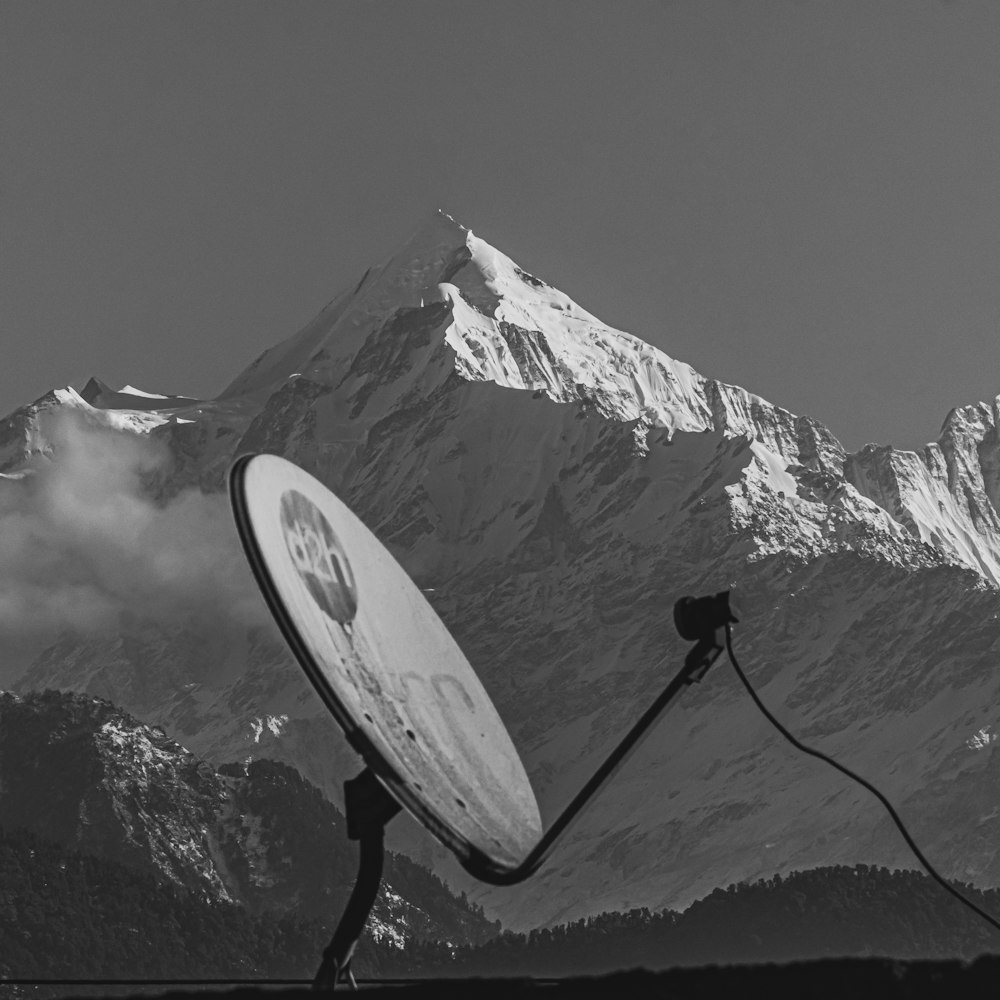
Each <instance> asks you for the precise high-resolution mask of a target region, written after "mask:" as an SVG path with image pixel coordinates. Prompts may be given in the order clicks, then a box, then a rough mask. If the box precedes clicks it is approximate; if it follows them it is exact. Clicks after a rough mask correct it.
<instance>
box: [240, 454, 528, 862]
mask: <svg viewBox="0 0 1000 1000" xmlns="http://www.w3.org/2000/svg"><path fill="white" fill-rule="evenodd" d="M230 492H231V497H232V503H233V509H234V513H235V516H236V524H237V528H238V531H239V534H240V539H241V541H242V543H243V547H244V549H245V551H246V554H247V557H248V559H249V561H250V565H251V567H252V569H253V571H254V574H255V576H256V578H257V582H258V584H259V586H260V588H261V591H262V593H263V595H264V598H265V600H266V601H267V603H268V605H269V607H270V610H271V613H272V614H273V615H274V617H275V619H276V621H277V623H278V625H279V627H280V628H281V631H282V632H283V634H284V636H285V639H286V640H287V642H288V644H289V646H290V647H291V649H292V651H293V652H294V654H295V656H296V658H297V659H298V661H299V663H300V664H301V666H302V668H303V669H304V670H305V672H306V674H307V675H308V677H309V679H310V680H311V681H312V683H313V686H314V687H315V688H316V690H317V691H318V692H319V695H320V697H321V698H322V699H323V701H324V702H325V703H326V705H327V707H328V708H329V710H330V712H331V713H332V714H333V716H334V718H336V720H337V722H338V723H339V724H340V726H341V728H342V729H343V730H344V733H345V735H346V737H347V739H348V741H349V743H350V744H351V746H352V747H354V749H355V750H357V752H358V753H359V754H360V755H361V756H362V758H364V761H365V763H366V764H367V765H368V767H369V768H370V769H371V771H373V772H374V774H375V776H376V777H377V778H378V780H379V782H381V784H382V785H383V786H384V787H385V789H387V790H388V791H389V793H390V794H391V795H392V796H393V798H395V799H396V801H397V802H398V803H399V804H400V805H402V806H403V807H405V808H406V809H407V810H408V811H409V812H410V813H412V814H413V816H415V817H416V818H417V819H418V820H419V821H420V822H421V823H423V824H424V826H426V827H427V829H428V830H430V831H431V833H433V834H434V835H435V836H436V837H437V838H438V839H439V840H440V841H441V842H442V843H443V844H445V846H447V847H448V848H450V849H451V850H452V851H454V852H455V854H456V855H457V856H458V858H459V859H460V860H461V862H462V863H463V865H464V866H465V867H466V868H467V869H468V870H469V871H470V872H472V873H473V874H474V875H477V876H479V877H480V878H485V879H487V880H488V881H494V880H497V879H498V878H500V879H502V878H503V876H504V875H505V874H510V873H512V872H514V871H515V870H516V869H517V868H518V865H519V864H520V863H521V862H522V861H523V860H524V858H525V856H526V855H528V854H529V852H530V851H531V849H532V848H533V847H535V846H536V845H537V843H538V841H539V839H540V837H541V832H542V830H541V818H540V816H539V812H538V804H537V802H536V800H535V795H534V792H533V791H532V789H531V785H530V783H529V781H528V776H527V774H525V771H524V766H523V764H522V763H521V760H520V758H519V757H518V755H517V751H516V750H515V748H514V745H513V743H512V742H511V739H510V736H509V735H508V733H507V730H506V728H505V727H504V724H503V722H502V721H501V719H500V716H499V715H498V714H497V712H496V709H495V708H494V707H493V704H492V702H491V701H490V699H489V696H488V695H487V694H486V691H485V690H484V689H483V686H482V684H481V683H480V681H479V678H478V677H477V676H476V674H475V672H474V671H473V670H472V668H471V667H470V666H469V663H468V661H467V660H466V658H465V656H464V655H463V653H462V651H461V649H460V648H459V647H458V644H457V643H456V642H455V640H454V639H453V638H452V637H451V635H450V634H449V632H448V630H447V629H446V628H445V627H444V625H443V624H442V623H441V621H440V619H439V618H438V616H437V614H436V613H435V612H434V610H433V608H431V606H430V605H429V604H428V603H427V601H426V599H425V598H424V596H423V594H422V593H421V592H420V591H419V589H418V588H417V587H416V585H415V584H414V583H413V581H412V580H411V579H410V577H409V576H408V575H407V574H406V572H405V571H404V570H403V568H402V567H401V566H400V565H399V564H398V563H397V562H396V561H395V559H393V558H392V556H391V555H390V554H389V553H388V552H387V551H386V549H385V548H384V547H383V546H382V544H381V543H380V542H379V541H378V539H376V538H375V536H374V535H373V534H372V533H371V532H370V531H369V530H368V529H367V528H366V527H365V526H364V524H362V523H361V521H360V520H359V519H358V518H357V517H356V516H355V515H354V514H353V513H351V511H350V510H349V509H348V508H347V507H346V506H345V505H344V504H343V503H342V502H341V501H340V500H339V499H337V497H336V496H334V494H333V493H331V492H330V490H328V489H327V488H326V487H325V486H324V485H323V484H322V483H320V482H319V480H317V479H315V478H313V477H312V476H310V475H309V474H308V473H306V472H304V471H303V470H302V469H300V468H299V467H298V466H296V465H294V464H293V463H291V462H289V461H286V460H285V459H283V458H279V457H277V456H275V455H255V456H248V457H244V458H241V459H240V460H239V461H238V462H237V463H236V464H235V465H234V467H233V469H232V472H231V474H230Z"/></svg>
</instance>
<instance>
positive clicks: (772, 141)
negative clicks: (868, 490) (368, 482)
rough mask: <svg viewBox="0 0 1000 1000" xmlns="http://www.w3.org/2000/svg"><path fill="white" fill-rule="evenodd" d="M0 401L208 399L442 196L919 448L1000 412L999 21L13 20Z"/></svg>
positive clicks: (163, 12)
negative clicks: (981, 412)
mask: <svg viewBox="0 0 1000 1000" xmlns="http://www.w3.org/2000/svg"><path fill="white" fill-rule="evenodd" d="M0 113H2V119H0V135H2V137H3V138H2V143H3V146H2V148H3V155H2V157H0V194H2V214H0V241H2V242H0V252H2V258H0V322H2V337H3V339H2V344H3V365H2V366H0V412H3V413H6V412H8V411H9V410H11V409H13V408H14V407H16V406H18V405H20V404H22V403H25V402H28V401H30V400H32V399H33V398H35V397H37V396H38V395H40V394H41V393H43V392H45V391H46V390H47V389H49V388H52V387H54V386H57V385H66V384H73V385H76V386H78V387H79V386H80V385H82V384H83V382H84V381H85V380H86V378H87V377H88V376H90V375H91V374H93V375H97V376H98V377H100V378H102V379H104V380H105V381H107V382H110V383H112V384H118V385H120V384H122V383H124V382H131V383H132V384H134V385H138V386H139V387H140V388H143V389H146V390H148V391H158V392H168V393H183V394H186V395H205V396H207V395H214V394H215V393H216V392H218V391H220V390H221V389H222V388H223V386H224V385H225V384H226V383H227V382H228V381H229V380H230V379H231V378H232V377H233V376H234V375H235V374H236V373H237V372H238V371H239V370H240V369H241V368H242V367H243V366H244V365H246V364H247V363H248V362H249V361H250V360H251V359H252V358H253V357H254V356H255V355H256V354H257V353H259V352H260V351H261V350H262V349H264V348H265V347H267V346H269V345H270V344H272V343H274V342H275V341H277V340H280V339H282V338H284V337H285V336H288V335H289V334H291V333H293V332H294V331H295V330H296V329H298V328H299V327H300V326H301V325H303V324H304V323H305V322H306V321H308V320H309V319H310V318H312V316H313V315H315V313H316V312H318V311H319V309H320V308H321V307H322V306H323V305H324V304H325V303H326V302H327V301H328V300H329V299H330V298H332V297H333V295H334V294H336V293H337V292H338V291H340V289H341V288H342V287H345V286H347V285H348V284H351V283H353V282H355V281H356V280H357V279H358V278H359V277H360V276H361V274H362V273H363V272H364V270H365V268H366V267H367V266H368V265H369V264H370V263H375V262H377V261H379V260H381V259H382V258H384V257H385V256H387V255H388V254H390V253H391V252H393V251H394V250H395V249H396V248H397V247H398V245H399V244H401V243H402V242H403V241H404V240H405V239H406V238H407V237H408V236H409V235H410V233H411V232H412V230H413V229H414V228H415V227H416V226H417V225H418V224H419V223H420V221H421V219H422V218H423V217H424V216H425V215H426V214H427V213H428V212H429V211H431V210H432V209H434V208H436V207H441V208H443V209H445V210H446V211H448V212H449V213H450V214H452V215H454V216H455V217H456V218H458V219H459V221H461V222H462V223H464V224H465V225H467V226H469V227H471V228H472V229H473V230H474V231H475V232H476V233H477V234H478V235H480V236H482V237H483V238H485V239H486V240H488V241H489V242H491V243H493V244H494V245H495V246H497V247H499V248H500V249H501V250H503V251H504V252H505V253H507V254H509V255H510V256H511V257H513V258H514V259H515V260H516V261H517V262H518V263H519V264H520V265H521V266H522V267H525V268H526V269H527V270H529V271H532V272H534V273H536V274H538V275H539V276H540V277H543V278H545V279H546V280H547V281H549V282H550V283H552V284H554V285H556V286H557V287H559V288H561V289H562V290H563V291H565V292H566V293H567V294H569V295H570V296H572V297H573V298H575V299H576V300H577V301H578V302H579V303H580V304H581V305H582V306H584V307H585V308H587V309H589V310H590V311H591V312H593V313H595V314H596V315H598V316H600V317H601V318H602V319H603V320H604V321H605V322H608V323H611V324H612V325H615V326H618V327H620V328H622V329H625V330H628V331H629V332H631V333H634V334H637V335H638V336H640V337H642V338H644V339H645V340H648V341H650V342H651V343H654V344H656V345H657V346H658V347H660V348H662V349H663V350H665V351H666V352H667V353H668V354H670V355H671V356H673V357H677V358H680V359H682V360H685V361H688V362H690V363H691V364H692V365H694V366H695V368H697V369H698V370H699V371H701V372H702V373H703V374H705V375H708V376H714V377H718V378H722V379H724V380H726V381H730V382H735V383H737V384H739V385H743V386H745V387H746V388H748V389H750V390H751V391H753V392H756V393H759V394H760V395H762V396H765V397H766V398H768V399H770V400H771V401H772V402H775V403H778V404H780V405H783V406H785V407H787V408H788V409H791V410H793V411H795V412H798V413H809V414H811V415H813V416H815V417H817V418H818V419H820V420H822V421H823V422H824V423H826V424H827V425H828V426H829V427H830V428H831V430H833V432H834V433H835V434H837V435H838V436H839V437H841V439H842V440H843V441H844V443H845V444H846V445H847V446H848V447H851V448H855V447H858V446H860V445H861V444H863V443H864V442H865V441H880V442H884V443H885V442H892V443H894V444H897V445H900V446H908V447H912V446H915V445H918V444H920V443H922V442H924V441H926V440H930V439H932V438H934V437H935V436H936V435H937V431H938V428H939V425H940V422H941V420H942V419H943V417H944V415H945V413H946V412H947V410H948V409H949V408H951V407H952V406H956V405H960V404H963V403H966V402H971V401H975V400H978V399H992V398H993V396H995V395H996V394H998V393H1000V366H998V364H997V362H998V356H1000V339H998V330H1000V280H998V279H1000V273H998V271H1000V4H998V3H996V2H995V0H953V2H950V3H943V2H938V0H880V2H878V3H875V2H872V0H828V2H811V0H803V2H793V0H755V2H750V0H744V2H739V0H726V2H723V0H678V2H674V3H670V2H667V0H659V2H623V0H616V2H614V3H612V2H611V0H601V2H591V0H565V2H543V0H534V2H530V3H518V2H512V0H503V2H494V0H490V2H480V0H462V2H437V0H394V2H389V0H380V2H365V3H360V2H336V0H325V2H319V3H316V2H302V0H280V2H278V0H272V2H268V3H263V2H228V0H203V2H198V3H195V2H184V3H178V2H172V0H159V2H156V3H146V2H143V0H127V2H117V0H103V2H100V3H96V2H92V0H68V2H49V0H32V2H17V3H15V2H10V0H0Z"/></svg>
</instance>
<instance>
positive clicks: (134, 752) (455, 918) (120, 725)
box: [0, 691, 494, 946]
mask: <svg viewBox="0 0 1000 1000" xmlns="http://www.w3.org/2000/svg"><path fill="white" fill-rule="evenodd" d="M0 817H2V823H3V826H4V827H5V828H7V829H8V830H27V831H29V832H30V833H32V834H34V835H35V836H38V837H42V838H44V839H45V840H46V841H48V842H51V843H55V844H61V845H63V846H64V847H65V848H66V850H68V851H75V852H79V853H83V854H89V855H93V856H96V857H101V858H105V859H108V860H110V861H114V862H117V863H120V864H123V865H125V866H127V867H128V868H130V869H132V870H134V871H137V872H139V873H143V874H145V875H147V876H153V877H154V878H155V879H156V880H157V881H158V882H159V883H161V884H166V885H168V886H170V885H172V886H176V887H180V888H183V889H186V890H189V891H191V892H194V893H195V894H196V895H197V896H200V897H201V898H204V899H207V900H211V901H216V902H226V903H238V904H241V905H242V906H243V907H244V908H245V909H247V910H249V911H250V912H251V913H253V914H267V913H270V914H272V915H273V916H274V917H275V918H276V919H277V918H278V917H280V916H282V915H284V914H288V915H291V916H293V917H295V918H296V919H299V920H310V919H314V920H322V921H324V922H326V923H330V924H331V926H332V924H333V922H334V921H335V920H336V919H338V918H339V916H340V913H341V911H342V909H343V907H344V905H345V904H346V902H347V897H348V895H349V894H350V891H351V888H352V886H353V883H354V877H355V874H356V857H355V855H356V849H355V848H354V846H353V845H351V844H350V843H349V842H348V841H347V839H346V833H345V829H344V823H343V817H342V816H341V815H340V813H338V812H337V810H336V809H335V808H334V807H333V806H332V805H330V803H329V802H328V801H327V800H326V799H324V798H323V796H322V795H321V794H320V792H319V790H318V789H316V788H315V787H314V786H312V785H310V784H309V783H308V782H306V781H304V780H303V779H302V778H301V776H300V775H299V774H298V773H297V772H296V771H295V770H294V769H293V768H291V767H289V766H288V765H287V764H281V763H276V762H274V761H266V760H256V761H251V762H248V763H243V762H239V763H235V764H229V765H222V766H221V767H219V768H218V769H216V768H213V767H212V766H211V765H210V764H208V763H206V762H205V761H204V760H199V759H198V758H197V757H196V756H195V755H194V754H192V753H191V752H190V751H188V750H186V749H185V748H184V747H182V746H180V745H179V744H177V743H175V742H174V741H173V740H172V739H170V738H169V737H168V736H167V735H166V734H165V733H164V732H163V730H162V729H159V728H151V727H149V726H146V725H143V724H142V723H140V722H139V721H137V720H136V719H135V718H133V717H131V716H129V715H128V714H127V713H124V712H122V711H121V710H120V709H118V708H116V707H115V706H114V705H112V704H111V703H110V702H107V701H104V700H102V699H99V698H94V697H91V696H87V695H77V694H69V693H61V692H56V691H46V692H41V693H33V694H30V695H27V696H25V697H24V698H18V697H16V696H14V695H12V694H9V693H7V694H0ZM371 929H372V932H373V934H374V936H375V938H376V939H385V940H387V941H389V942H391V943H393V944H396V945H400V946H401V945H403V944H404V943H405V942H406V941H407V940H409V939H411V938H414V937H416V938H420V939H424V938H429V939H433V940H439V939H440V940H450V941H453V942H457V941H478V940H482V939H484V938H485V937H488V936H489V935H490V934H491V933H492V932H493V930H494V928H493V927H492V926H491V925H490V924H489V923H488V922H487V921H486V920H485V919H484V918H483V916H482V914H481V913H479V912H478V911H476V910H473V909H470V907H468V906H467V905H466V904H465V903H464V902H463V901H461V900H459V899H456V898H455V897H454V896H453V895H451V893H449V892H448V891H447V890H446V889H445V887H444V886H443V885H442V884H441V883H440V882H439V881H438V880H437V879H435V878H434V877H433V876H432V875H431V874H430V873H429V872H426V871H425V870H422V869H420V868H419V866H417V865H415V864H414V863H413V862H411V861H410V860H409V859H407V858H401V857H399V856H397V855H390V856H389V857H388V858H387V864H386V884H385V886H384V889H383V891H382V893H381V895H380V897H379V900H378V901H377V904H376V907H375V910H374V912H373V916H372V923H371Z"/></svg>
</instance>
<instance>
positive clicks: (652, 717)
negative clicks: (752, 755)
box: [470, 631, 724, 885]
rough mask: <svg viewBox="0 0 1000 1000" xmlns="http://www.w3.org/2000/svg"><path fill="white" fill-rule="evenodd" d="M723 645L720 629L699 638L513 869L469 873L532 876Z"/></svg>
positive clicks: (503, 878)
mask: <svg viewBox="0 0 1000 1000" xmlns="http://www.w3.org/2000/svg"><path fill="white" fill-rule="evenodd" d="M723 648H724V645H723V641H722V638H721V634H720V632H719V631H716V632H714V633H712V635H711V637H710V638H709V637H706V638H703V639H701V640H700V641H699V642H698V643H697V644H696V645H695V647H694V648H693V649H692V650H691V651H690V652H689V653H688V655H687V657H686V658H685V660H684V666H683V667H682V668H681V669H680V671H679V672H678V673H677V675H676V676H675V677H674V678H673V680H671V681H670V683H669V684H668V685H667V686H666V687H665V688H664V689H663V691H662V692H661V693H660V695H659V696H658V697H657V699H656V700H655V701H654V702H653V703H652V705H650V706H649V708H647V709H646V711H645V712H643V714H642V716H641V717H640V718H639V721H638V722H636V723H635V725H633V726H632V728H631V729H630V730H629V731H628V732H627V733H626V734H625V736H624V737H623V739H622V741H621V742H620V743H619V744H618V746H616V747H615V749H614V750H612V751H611V753H610V754H609V755H608V757H607V759H606V760H605V761H604V763H603V764H601V766H600V767H598V769H597V770H596V771H595V772H594V774H593V775H592V776H591V778H590V780H589V781H588V782H587V783H586V784H585V785H584V786H583V788H581V789H580V791H579V792H577V794H576V796H575V797H574V798H573V800H572V801H571V802H570V803H569V805H568V806H566V808H565V809H564V810H563V811H562V813H561V814H560V816H559V817H558V819H556V820H555V822H554V823H553V824H552V825H551V826H550V827H549V829H548V830H547V831H546V832H545V833H544V834H543V835H542V838H541V840H539V841H538V843H537V844H536V845H535V846H534V847H533V848H532V849H531V851H530V852H529V853H528V855H527V857H525V859H524V860H523V861H522V862H521V863H520V864H519V865H518V866H517V868H514V869H513V870H512V871H507V872H497V871H484V870H482V869H481V868H480V867H479V866H476V867H475V869H474V870H473V869H471V868H470V870H471V871H472V873H473V874H474V875H476V876H478V877H479V878H480V879H482V880H483V881H485V882H489V883H490V884H492V885H516V884H517V883H518V882H523V881H524V880H525V879H526V878H528V877H529V876H531V875H533V874H534V873H535V872H536V871H538V869H539V868H540V867H541V865H542V863H543V862H544V861H545V859H546V858H547V857H548V855H549V853H550V852H551V850H552V848H553V847H554V846H555V844H556V842H557V841H558V840H559V838H560V837H561V836H562V835H563V834H564V833H565V832H566V830H567V828H568V827H569V825H570V824H571V823H572V822H573V821H574V820H575V819H576V818H577V817H578V816H579V814H580V813H581V812H582V811H583V808H584V806H586V805H587V803H588V802H589V801H590V800H591V799H592V798H593V797H594V795H596V794H597V792H598V791H600V789H601V788H602V787H603V786H604V785H605V783H606V782H607V781H608V779H609V778H610V777H611V776H612V775H613V774H614V773H615V772H616V771H617V770H618V769H619V768H620V767H622V765H623V764H624V763H625V762H626V761H627V760H628V759H629V757H631V755H632V754H633V753H634V752H635V751H636V749H637V748H638V747H639V745H640V743H641V742H642V740H643V739H644V738H645V736H646V735H647V734H648V732H649V730H650V729H651V727H652V725H653V723H654V722H656V720H657V718H658V717H659V716H660V714H661V713H662V712H663V711H664V710H665V709H666V708H667V706H668V705H669V704H670V702H671V701H673V699H674V698H675V697H676V696H677V694H678V693H679V692H680V691H681V690H682V689H683V688H685V687H687V686H688V685H689V684H693V683H695V682H696V681H700V680H701V678H702V677H704V676H705V672H706V671H707V670H708V668H709V667H710V666H711V665H712V664H713V663H714V662H715V660H716V659H717V658H718V656H719V654H720V653H721V652H722V650H723Z"/></svg>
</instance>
